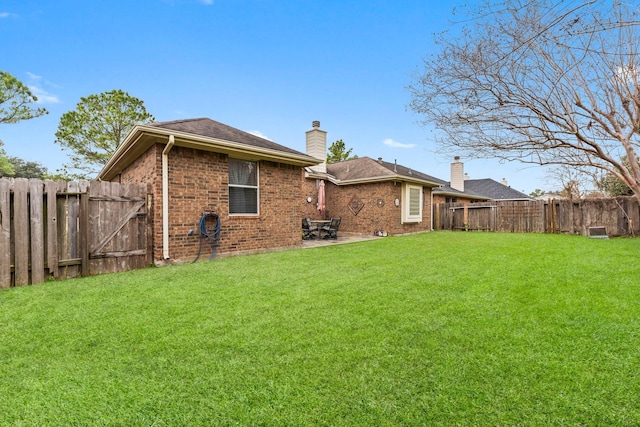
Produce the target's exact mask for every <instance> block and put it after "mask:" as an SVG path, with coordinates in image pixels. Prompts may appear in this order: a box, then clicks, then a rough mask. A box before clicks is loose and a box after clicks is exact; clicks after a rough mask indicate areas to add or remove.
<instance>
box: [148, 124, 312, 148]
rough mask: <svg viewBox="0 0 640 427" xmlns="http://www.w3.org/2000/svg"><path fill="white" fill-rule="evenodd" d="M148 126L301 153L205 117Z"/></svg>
mask: <svg viewBox="0 0 640 427" xmlns="http://www.w3.org/2000/svg"><path fill="white" fill-rule="evenodd" d="M148 126H154V127H159V128H162V129H169V130H174V131H178V132H185V133H190V134H194V135H199V136H204V137H207V138H216V139H222V140H224V141H230V142H237V143H240V144H246V145H250V146H253V147H259V148H266V149H269V150H276V151H282V152H283V153H290V154H302V155H304V153H301V152H299V151H296V150H293V149H291V148H288V147H285V146H283V145H280V144H276V143H275V142H273V141H269V140H268V139H264V138H260V137H259V136H256V135H253V134H250V133H248V132H245V131H242V130H240V129H236V128H233V127H231V126H227V125H225V124H223V123H220V122H216V121H215V120H211V119H209V118H206V117H201V118H197V119H185V120H173V121H170V122H155V123H149V124H148Z"/></svg>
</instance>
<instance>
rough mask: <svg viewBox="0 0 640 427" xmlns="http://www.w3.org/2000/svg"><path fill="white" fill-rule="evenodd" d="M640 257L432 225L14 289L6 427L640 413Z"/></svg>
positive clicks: (601, 243) (517, 420)
mask: <svg viewBox="0 0 640 427" xmlns="http://www.w3.org/2000/svg"><path fill="white" fill-rule="evenodd" d="M639 255H640V239H611V240H595V239H587V238H585V237H578V236H558V235H533V234H532V235H522V234H493V233H463V232H459V233H447V232H437V233H427V234H421V235H411V236H403V237H389V238H381V239H379V240H374V241H368V242H361V243H353V244H347V245H335V246H330V247H321V248H315V249H304V250H292V251H286V252H277V253H270V254H262V255H254V256H243V257H234V258H225V259H218V260H216V261H214V262H203V263H198V264H195V265H182V266H174V267H164V268H152V269H147V270H140V271H135V272H129V273H124V274H112V275H104V276H99V277H91V278H86V279H77V280H68V281H64V282H49V283H46V284H43V285H38V286H30V287H23V288H17V289H9V290H5V291H2V292H0V401H1V402H2V405H1V409H0V425H2V426H4V425H11V426H14V425H17V426H19V425H24V426H34V425H39V426H42V425H78V426H80V425H120V426H138V425H140V426H188V425H193V426H210V425H211V426H213V425H216V426H232V425H238V426H246V425H261V426H304V425H326V426H397V425H429V426H431V425H447V426H448V425H460V426H478V425H486V426H496V425H509V426H511V425H526V426H528V425H540V426H547V425H588V426H591V425H593V426H600V425H602V426H624V425H629V426H631V425H638V424H640V403H639V402H640V305H639V302H640V259H639Z"/></svg>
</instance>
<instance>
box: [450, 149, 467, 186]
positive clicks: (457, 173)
mask: <svg viewBox="0 0 640 427" xmlns="http://www.w3.org/2000/svg"><path fill="white" fill-rule="evenodd" d="M453 160H454V162H453V163H451V188H453V189H454V190H458V191H464V163H462V162H461V161H460V156H455V157H454V158H453Z"/></svg>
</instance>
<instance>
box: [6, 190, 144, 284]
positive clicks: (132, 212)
mask: <svg viewBox="0 0 640 427" xmlns="http://www.w3.org/2000/svg"><path fill="white" fill-rule="evenodd" d="M148 197H150V196H149V195H148V194H147V187H146V185H144V184H132V185H123V184H119V183H111V182H98V181H92V182H88V181H81V182H65V181H45V182H42V181H40V180H37V179H24V178H16V179H11V178H1V179H0V288H7V287H10V286H21V285H26V284H29V283H41V282H43V281H44V280H46V279H49V278H53V279H64V278H71V277H78V276H88V275H93V274H102V273H111V272H117V271H126V270H132V269H136V268H142V267H145V266H147V265H149V264H151V254H152V251H151V244H152V242H151V235H152V233H151V232H150V231H149V227H150V222H149V215H148V206H149V205H150V204H149V203H148Z"/></svg>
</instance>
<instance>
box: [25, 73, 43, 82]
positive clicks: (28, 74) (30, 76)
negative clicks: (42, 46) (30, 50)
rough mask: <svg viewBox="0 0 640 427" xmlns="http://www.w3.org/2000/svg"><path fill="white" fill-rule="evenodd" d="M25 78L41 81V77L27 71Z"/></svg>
mask: <svg viewBox="0 0 640 427" xmlns="http://www.w3.org/2000/svg"><path fill="white" fill-rule="evenodd" d="M27 76H29V78H30V79H31V80H42V76H39V75H37V74H33V73H31V72H29V71H27Z"/></svg>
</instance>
